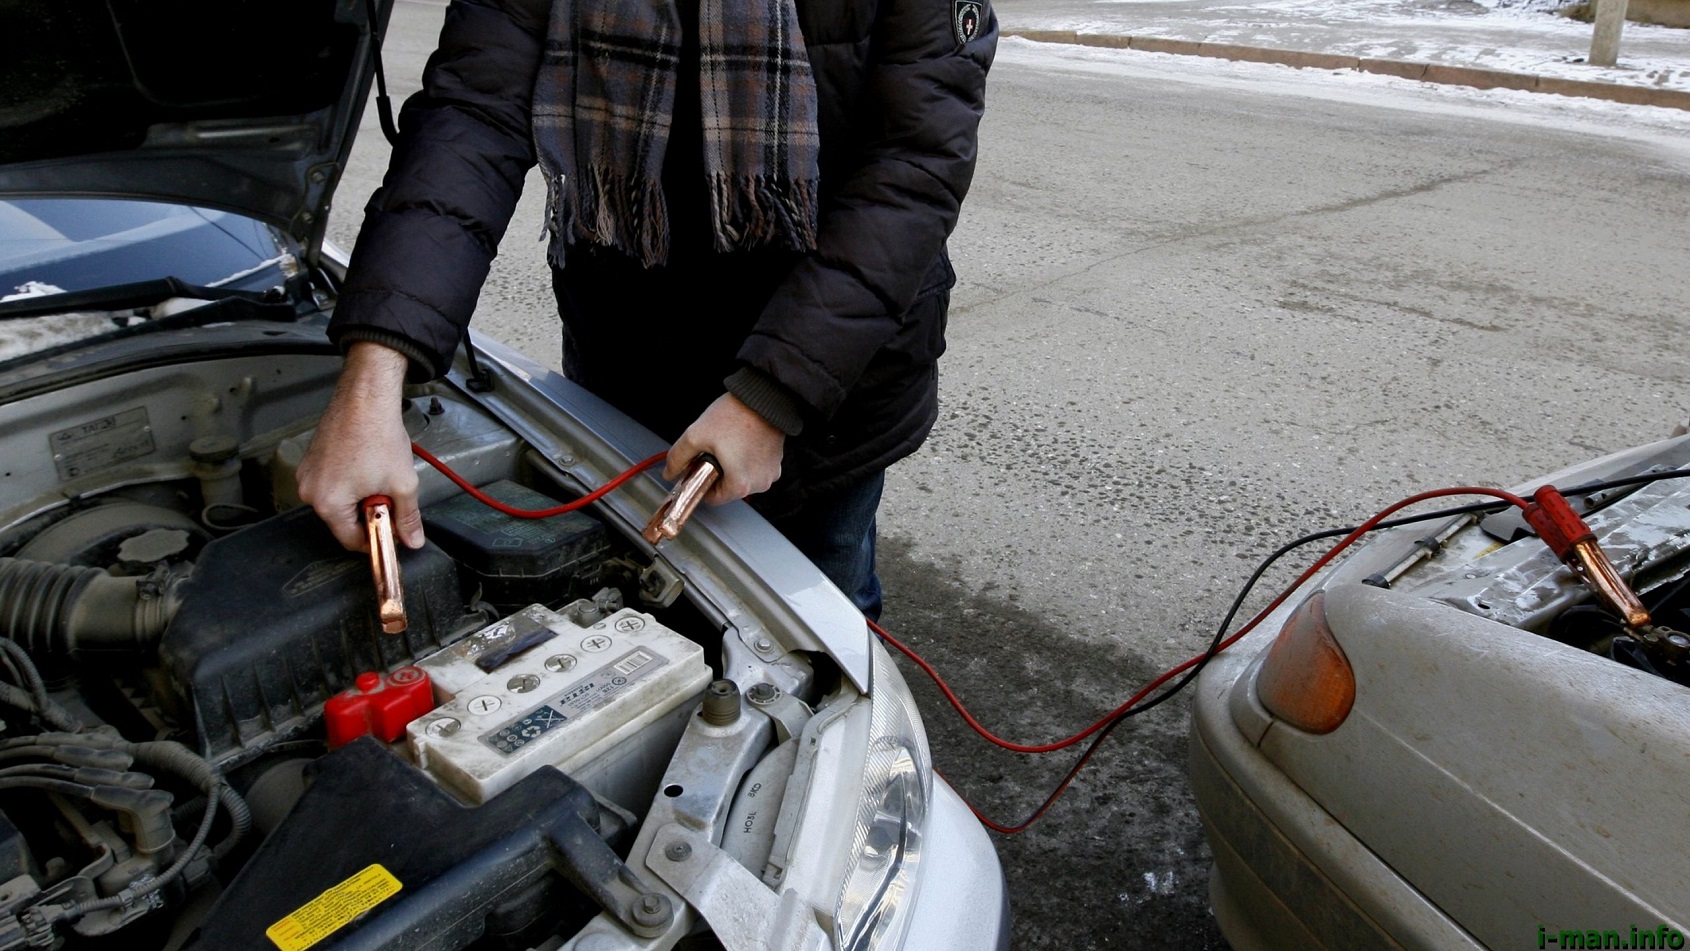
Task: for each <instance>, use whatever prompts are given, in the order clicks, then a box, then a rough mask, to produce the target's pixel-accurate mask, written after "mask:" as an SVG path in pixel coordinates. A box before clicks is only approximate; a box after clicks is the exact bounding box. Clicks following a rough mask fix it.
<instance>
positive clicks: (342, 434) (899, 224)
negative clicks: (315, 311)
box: [299, 0, 997, 614]
mask: <svg viewBox="0 0 1690 951" xmlns="http://www.w3.org/2000/svg"><path fill="white" fill-rule="evenodd" d="M996 39H997V30H996V20H995V18H994V16H993V15H992V13H991V11H990V9H989V8H988V7H987V5H986V2H985V0H878V2H877V0H796V3H794V0H638V2H630V0H455V2H454V3H453V4H452V5H451V7H450V8H449V9H448V10H447V13H446V23H445V28H444V30H443V32H442V34H441V42H440V48H439V49H438V50H437V51H436V52H435V54H434V56H433V57H432V58H431V59H430V61H429V65H428V69H427V71H426V72H425V73H424V77H423V90H422V92H420V93H418V94H417V95H415V96H413V97H412V98H411V99H410V100H409V101H408V102H407V103H406V105H405V108H404V110H403V113H402V115H401V123H400V124H401V128H402V135H401V139H400V142H399V145H398V147H397V148H396V149H395V150H394V153H393V158H392V164H391V166H390V168H389V170H388V174H387V178H386V180H385V182H384V184H383V186H382V187H381V189H379V190H378V191H377V192H376V193H375V195H374V196H373V197H372V198H371V200H370V203H369V206H368V208H367V217H366V218H365V223H364V226H363V231H362V233H361V234H360V236H359V240H358V244H357V248H356V250H355V253H354V255H353V260H352V267H351V270H350V272H349V274H348V277H347V281H346V285H345V287H344V289H343V291H342V293H341V296H340V300H339V304H338V306H337V309H336V313H335V317H334V320H333V322H332V323H331V325H330V328H329V332H330V336H331V338H333V339H334V340H336V341H337V342H338V343H339V344H340V345H341V346H342V348H343V349H345V350H346V354H347V361H346V367H345V369H344V370H343V372H342V376H341V380H340V384H339V386H337V388H336V392H335V396H334V398H333V400H332V401H331V403H330V406H329V408H328V409H327V410H326V411H325V413H324V416H323V420H322V422H321V424H320V426H319V428H318V431H317V435H316V437H315V439H314V440H313V443H312V446H311V450H310V452H309V454H308V455H307V458H306V459H305V461H304V463H303V464H302V465H301V467H300V470H299V486H300V496H301V498H303V499H305V500H306V501H307V502H309V503H310V504H311V505H312V506H313V507H314V508H315V509H316V510H317V512H318V513H319V514H320V515H321V516H322V517H323V519H324V520H325V522H327V523H328V525H329V527H330V528H331V529H332V530H333V531H334V533H335V535H336V537H337V538H339V539H340V540H341V541H342V543H343V544H346V545H347V546H348V547H351V548H358V547H361V546H362V544H363V541H362V533H361V530H360V527H359V523H358V514H357V511H358V502H359V500H360V499H362V498H364V497H366V496H369V495H375V494H385V495H390V496H392V497H393V498H394V500H395V503H396V504H395V508H396V513H395V514H396V524H397V526H398V528H399V532H400V536H401V538H402V539H403V540H404V541H405V542H406V543H407V544H409V545H412V546H417V545H420V544H421V543H422V521H421V517H420V515H419V514H418V512H417V506H416V477H415V474H414V470H413V466H412V462H411V459H410V453H409V449H408V441H407V439H406V436H405V432H404V428H403V426H402V425H401V423H400V419H399V412H398V408H399V402H400V390H401V387H402V385H403V383H404V382H405V381H407V380H409V381H411V382H420V381H426V380H429V379H432V378H434V377H436V376H438V375H440V374H442V373H443V372H445V370H446V368H447V367H448V365H449V363H450V360H451V354H452V352H453V350H454V349H455V348H456V346H457V345H458V343H459V342H460V340H461V338H462V334H463V330H464V327H465V326H466V325H467V323H468V321H469V317H470V314H471V313H472V312H473V310H474V307H475V300H476V297H477V295H478V293H479V291H480V287H481V284H482V282H483V281H484V279H485V278H486V275H487V271H488V268H489V266H490V263H491V261H492V258H493V256H494V253H495V251H496V249H497V247H498V243H499V240H500V238H501V237H502V236H503V232H504V229H505V227H506V225H507V223H508V222H509V219H510V216H511V214H512V211H513V209H514V207H515V204H516V200H517V197H518V194H519V192H520V189H521V187H522V181H523V178H524V176H525V175H526V173H527V171H528V169H529V168H530V167H532V165H533V164H534V163H535V162H536V160H537V159H538V161H539V162H540V164H541V165H542V168H543V169H544V171H545V172H546V176H547V182H548V187H549V188H550V190H551V194H550V215H551V222H550V224H551V234H552V240H551V250H550V253H549V258H550V261H551V264H552V266H553V268H554V274H553V285H554V288H555V290H556V294H557V298H558V306H559V311H560V314H561V315H562V317H563V322H564V355H563V360H564V369H565V372H566V374H567V375H568V376H570V377H571V378H572V379H574V380H576V381H577V382H580V383H581V384H582V385H584V386H585V387H586V388H587V389H589V390H591V391H593V392H595V393H597V394H599V395H600V396H602V397H604V398H605V399H607V400H608V401H609V402H610V403H612V404H613V405H615V406H617V407H619V408H620V409H622V410H623V411H624V412H627V413H628V414H629V415H631V416H633V417H634V418H635V419H637V420H639V421H640V422H642V423H644V424H646V425H647V426H649V427H651V428H652V429H653V430H654V431H655V432H657V433H658V434H659V435H661V436H663V437H665V438H669V439H674V440H675V444H674V448H673V449H672V450H671V452H670V456H669V461H668V467H667V469H666V471H665V475H666V476H667V477H670V478H673V477H674V476H675V475H677V474H678V473H679V472H681V471H682V470H683V469H684V468H685V467H686V465H687V464H688V463H689V462H690V461H691V460H692V458H693V457H695V456H696V455H697V454H698V453H700V452H709V453H711V454H712V455H714V456H715V457H716V458H717V459H718V460H720V461H721V463H722V467H723V472H724V476H723V479H722V481H721V482H720V483H719V485H718V487H717V488H716V490H715V491H714V492H713V493H712V495H711V497H710V499H709V501H711V502H713V503H720V502H724V501H729V500H732V499H737V498H744V497H747V496H755V498H753V499H752V504H753V505H755V506H756V507H757V508H758V509H759V510H760V511H762V512H763V513H764V514H765V515H766V516H767V517H769V518H770V520H771V521H772V522H773V523H774V524H775V525H776V527H778V528H780V529H781V530H782V531H783V532H785V533H786V534H787V536H788V537H789V538H791V539H792V540H793V542H794V543H795V544H796V545H797V546H798V547H799V548H800V549H801V550H803V551H804V552H805V553H806V554H808V555H809V556H810V557H811V558H812V559H814V560H815V561H816V562H817V564H818V565H819V566H820V567H822V569H823V570H824V571H826V572H827V573H828V574H829V576H830V577H832V578H833V580H834V581H835V582H836V583H838V584H839V585H840V587H841V588H842V589H843V590H844V591H845V592H846V593H847V594H848V595H851V596H852V598H853V600H854V601H856V602H857V604H858V606H859V607H862V608H864V609H865V610H866V611H869V612H870V613H871V614H873V613H877V612H878V610H879V587H878V581H877V580H876V579H875V577H874V573H873V545H874V512H875V509H876V507H877V505H878V502H879V498H880V488H881V485H882V480H883V472H884V470H885V468H886V467H887V466H888V465H890V464H891V463H892V462H894V461H896V460H897V459H899V458H901V457H903V456H904V455H907V454H909V453H910V452H913V451H914V450H915V448H916V447H917V446H919V445H920V443H921V441H922V440H923V439H924V438H925V437H926V435H927V432H928V430H929V429H930V428H931V426H932V424H933V420H934V418H935V416H936V413H937V369H936V361H937V359H938V357H939V354H940V353H941V351H942V350H943V349H944V321H945V309H946V306H947V303H948V298H949V289H950V286H951V284H952V283H953V281H954V278H953V276H952V272H951V269H950V264H949V261H948V259H947V257H946V253H945V239H946V237H947V236H948V235H949V233H950V231H951V229H952V228H953V227H954V226H955V224H956V219H957V213H958V209H959V206H960V203H961V201H962V198H963V195H964V194H965V193H966V191H967V188H968V185H969V181H970V179H971V177H972V175H973V169H974V158H975V142H976V130H977V127H978V123H979V118H980V114H981V111H982V109H983V97H984V87H985V76H986V70H987V68H988V67H989V65H990V63H991V58H992V54H993V51H994V49H995V45H996Z"/></svg>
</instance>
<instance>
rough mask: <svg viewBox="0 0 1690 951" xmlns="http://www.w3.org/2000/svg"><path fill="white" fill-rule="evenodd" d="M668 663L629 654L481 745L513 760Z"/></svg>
mask: <svg viewBox="0 0 1690 951" xmlns="http://www.w3.org/2000/svg"><path fill="white" fill-rule="evenodd" d="M667 663H669V661H668V659H666V658H665V657H664V656H663V655H662V654H659V653H657V652H656V651H654V650H652V649H651V648H649V647H640V648H636V649H634V650H631V651H629V652H628V653H626V654H624V655H622V656H621V657H619V658H617V659H616V660H614V661H611V662H610V663H608V664H606V665H604V666H603V667H601V668H599V669H598V670H596V671H593V672H592V673H591V674H589V675H587V676H586V677H584V678H582V679H581V680H580V682H578V683H576V684H575V686H573V687H570V688H569V689H568V690H566V691H564V692H563V693H561V694H558V695H557V696H555V697H552V698H551V699H550V700H547V701H546V702H545V703H542V704H540V705H539V706H538V707H535V708H533V709H532V710H529V711H528V712H527V713H525V714H523V715H522V716H520V717H518V718H517V719H515V720H513V721H511V722H510V723H507V724H505V725H504V726H502V727H500V728H499V729H497V730H494V731H492V732H490V733H484V734H482V735H481V738H480V739H481V742H483V743H485V744H487V745H488V746H491V747H492V748H493V749H494V750H496V751H497V752H498V753H499V755H501V756H513V755H515V754H516V752H517V751H518V750H520V749H522V748H523V747H524V746H527V745H528V744H529V743H532V742H534V741H535V740H537V739H539V738H540V737H542V736H545V735H546V734H547V733H550V732H551V731H552V730H555V729H557V728H558V727H560V726H563V725H564V724H565V723H567V722H569V721H570V720H573V719H576V718H577V717H581V716H583V715H585V714H587V713H589V712H591V711H593V710H596V709H598V708H599V707H602V706H604V705H605V704H608V703H610V702H611V701H612V700H614V699H616V695H617V694H619V693H621V692H622V691H623V690H625V689H626V688H627V687H628V685H629V684H631V683H633V682H634V681H636V680H641V679H643V678H645V677H646V676H647V675H649V674H651V673H652V672H653V671H655V670H657V669H658V668H660V667H662V666H663V665H665V664H667Z"/></svg>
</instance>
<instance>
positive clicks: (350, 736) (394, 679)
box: [323, 666, 434, 749]
mask: <svg viewBox="0 0 1690 951" xmlns="http://www.w3.org/2000/svg"><path fill="white" fill-rule="evenodd" d="M356 684H357V685H356V686H354V687H353V688H352V689H351V690H347V691H344V692H342V693H338V694H335V695H334V696H332V697H330V698H329V699H328V700H327V701H325V702H324V703H323V726H324V727H325V728H326V729H327V731H328V740H329V748H330V749H337V748H339V747H342V746H345V745H346V744H348V743H350V742H352V741H353V740H355V739H357V738H358V737H360V736H374V737H376V738H377V739H379V740H381V741H382V742H384V743H392V742H393V741H394V740H397V739H399V738H400V737H401V736H404V735H405V727H406V725H407V724H409V723H410V722H411V721H412V720H415V719H416V718H417V717H420V716H422V715H423V714H425V713H427V712H429V711H430V710H432V709H434V685H433V684H432V683H430V681H429V676H428V672H427V671H424V670H423V669H422V668H421V667H414V666H408V667H401V668H399V669H398V670H395V671H394V672H392V673H390V674H381V673H376V672H375V671H369V672H366V673H362V674H359V675H358V679H357V682H356Z"/></svg>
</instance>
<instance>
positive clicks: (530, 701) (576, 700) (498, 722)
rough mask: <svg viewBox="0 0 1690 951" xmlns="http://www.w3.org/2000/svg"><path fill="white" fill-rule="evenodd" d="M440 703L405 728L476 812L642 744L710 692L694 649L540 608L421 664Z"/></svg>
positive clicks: (615, 620)
mask: <svg viewBox="0 0 1690 951" xmlns="http://www.w3.org/2000/svg"><path fill="white" fill-rule="evenodd" d="M418 666H419V667H422V668H423V669H425V670H426V671H428V673H429V675H430V677H431V679H432V680H433V682H434V685H435V692H436V698H437V700H438V701H439V702H440V706H439V707H437V708H436V709H435V710H434V711H432V712H431V713H429V714H427V715H425V716H422V717H420V718H418V719H416V720H414V721H412V722H411V724H410V725H409V726H408V727H406V732H407V734H408V740H409V744H410V748H411V751H412V753H413V754H414V755H415V757H416V762H417V765H418V766H421V767H422V768H423V769H426V770H427V771H428V772H429V773H430V774H431V775H433V776H434V778H435V779H436V780H438V781H439V782H440V783H441V785H443V786H445V787H447V788H449V789H451V790H453V791H454V792H456V793H458V794H459V795H460V796H462V797H463V798H464V799H465V800H466V801H468V802H471V803H482V802H486V801H487V800H488V799H490V798H492V797H493V796H495V795H497V794H498V793H500V792H502V791H504V790H505V789H508V788H509V787H511V786H512V785H514V784H515V783H516V782H517V781H518V780H520V779H521V778H522V777H524V776H526V775H528V774H529V773H531V772H533V771H534V770H536V769H538V768H539V767H541V766H544V765H553V766H557V767H558V768H560V769H562V770H563V771H564V772H565V773H572V772H574V770H575V769H576V768H578V767H581V766H583V765H585V764H587V763H589V762H591V761H592V760H593V759H594V758H595V757H597V756H599V755H600V754H605V753H609V752H610V751H612V750H613V749H614V748H615V747H617V746H618V745H619V744H622V743H624V742H638V741H639V738H641V737H643V736H647V735H649V732H648V731H646V728H647V727H648V726H651V725H653V724H656V723H657V722H658V721H660V720H665V719H673V718H674V715H675V714H676V713H677V711H678V709H679V708H680V707H681V706H682V705H683V704H688V703H691V702H693V701H694V700H695V699H696V698H697V697H698V696H699V694H700V692H701V691H703V689H704V688H705V686H706V685H708V684H709V683H710V680H711V676H712V675H711V672H710V668H709V666H708V665H707V664H705V662H704V651H703V649H702V648H700V647H699V646H698V645H697V644H695V643H693V642H692V641H690V640H688V639H686V638H685V637H682V636H681V635H679V634H677V633H675V632H674V631H672V630H670V629H669V628H667V627H664V626H663V625H662V624H659V623H658V622H657V621H656V620H655V619H654V618H652V616H651V615H649V614H643V613H641V612H639V611H635V610H633V609H631V608H629V609H624V610H621V611H617V612H615V613H613V614H610V615H608V616H606V617H604V618H602V619H599V620H596V621H594V622H593V623H590V624H588V625H586V626H581V625H577V624H576V623H575V622H574V621H573V620H571V618H570V617H569V616H566V615H563V614H558V613H556V612H553V611H549V610H547V609H546V608H545V607H543V606H541V605H537V604H536V605H533V606H531V607H528V608H525V609H523V610H522V611H520V612H518V613H517V614H515V615H512V616H511V617H509V618H506V619H504V620H502V621H499V622H497V623H495V624H493V625H489V627H488V628H486V629H485V630H484V631H483V632H481V633H479V634H476V635H472V636H471V637H469V638H467V639H466V640H465V641H463V642H462V643H460V644H458V645H456V646H455V647H454V648H453V649H449V650H445V651H441V652H440V653H439V654H436V655H435V656H433V657H430V658H428V659H426V660H424V661H421V662H420V663H419V664H418Z"/></svg>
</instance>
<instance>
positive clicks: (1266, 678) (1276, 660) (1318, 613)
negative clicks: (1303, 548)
mask: <svg viewBox="0 0 1690 951" xmlns="http://www.w3.org/2000/svg"><path fill="white" fill-rule="evenodd" d="M1256 696H1257V697H1258V698H1260V700H1261V701H1262V706H1264V707H1266V708H1267V711H1268V712H1269V713H1271V714H1273V715H1274V716H1275V717H1277V718H1278V719H1281V720H1284V721H1285V722H1287V723H1289V724H1291V725H1292V726H1294V727H1296V728H1298V729H1299V730H1307V731H1308V732H1310V733H1331V732H1332V731H1333V730H1336V729H1338V727H1339V725H1340V724H1342V723H1343V722H1344V718H1345V717H1348V716H1349V715H1350V708H1351V707H1353V706H1355V702H1356V678H1355V673H1354V672H1353V671H1351V670H1350V661H1349V658H1347V657H1345V656H1344V649H1343V648H1342V647H1339V646H1338V639H1337V638H1336V637H1333V636H1332V628H1330V627H1328V626H1327V624H1326V593H1325V592H1323V591H1317V592H1315V594H1314V596H1313V597H1311V598H1309V599H1308V600H1307V601H1304V602H1303V603H1302V606H1300V607H1298V608H1297V610H1296V611H1293V612H1292V613H1291V619H1290V620H1288V621H1286V622H1285V627H1284V628H1283V629H1281V630H1280V632H1279V639H1278V640H1275V641H1274V642H1273V646H1272V647H1269V648H1268V652H1267V658H1266V659H1265V660H1263V661H1262V667H1261V671H1260V672H1259V673H1257V675H1256Z"/></svg>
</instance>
